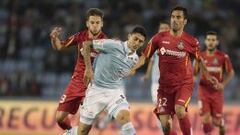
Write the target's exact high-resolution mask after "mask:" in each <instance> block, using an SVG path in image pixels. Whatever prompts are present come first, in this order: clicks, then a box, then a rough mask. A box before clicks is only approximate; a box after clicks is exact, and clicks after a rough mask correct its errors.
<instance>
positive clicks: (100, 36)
mask: <svg viewBox="0 0 240 135" xmlns="http://www.w3.org/2000/svg"><path fill="white" fill-rule="evenodd" d="M98 38H99V39H103V38H107V35H106V34H105V33H104V32H101V33H100V34H99V35H98Z"/></svg>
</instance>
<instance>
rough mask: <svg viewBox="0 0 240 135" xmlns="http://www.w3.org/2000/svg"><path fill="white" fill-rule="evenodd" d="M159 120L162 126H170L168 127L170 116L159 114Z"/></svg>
mask: <svg viewBox="0 0 240 135" xmlns="http://www.w3.org/2000/svg"><path fill="white" fill-rule="evenodd" d="M159 120H160V122H161V126H162V127H163V128H168V127H169V125H170V121H171V118H170V116H166V115H160V116H159Z"/></svg>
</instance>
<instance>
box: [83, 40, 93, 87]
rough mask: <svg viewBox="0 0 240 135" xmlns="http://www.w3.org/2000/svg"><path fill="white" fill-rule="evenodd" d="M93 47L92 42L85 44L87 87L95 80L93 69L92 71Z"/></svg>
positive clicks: (85, 81) (84, 56)
mask: <svg viewBox="0 0 240 135" xmlns="http://www.w3.org/2000/svg"><path fill="white" fill-rule="evenodd" d="M92 46H93V42H92V41H85V42H83V58H84V64H85V71H84V83H85V84H86V85H88V84H89V83H90V82H91V80H92V79H93V69H92V64H91V58H90V53H91V48H92Z"/></svg>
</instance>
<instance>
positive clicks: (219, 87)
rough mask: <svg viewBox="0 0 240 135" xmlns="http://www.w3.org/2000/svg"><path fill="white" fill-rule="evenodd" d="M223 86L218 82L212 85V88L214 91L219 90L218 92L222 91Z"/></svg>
mask: <svg viewBox="0 0 240 135" xmlns="http://www.w3.org/2000/svg"><path fill="white" fill-rule="evenodd" d="M224 87H225V86H224V85H223V84H222V83H220V82H218V83H217V84H215V85H214V88H215V89H216V90H219V91H223V90H224Z"/></svg>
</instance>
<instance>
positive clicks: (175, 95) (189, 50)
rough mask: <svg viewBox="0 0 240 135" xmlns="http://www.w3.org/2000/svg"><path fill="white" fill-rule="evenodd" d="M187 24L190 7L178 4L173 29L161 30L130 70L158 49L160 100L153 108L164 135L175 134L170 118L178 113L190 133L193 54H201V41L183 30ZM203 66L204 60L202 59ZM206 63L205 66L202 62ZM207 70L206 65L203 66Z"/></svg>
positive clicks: (171, 20) (183, 126)
mask: <svg viewBox="0 0 240 135" xmlns="http://www.w3.org/2000/svg"><path fill="white" fill-rule="evenodd" d="M186 24H187V9H185V8H184V7H175V8H173V9H172V11H171V14H170V25H171V29H170V31H168V32H162V33H158V34H156V35H155V36H153V38H152V39H151V40H150V42H149V43H148V46H147V48H146V49H145V51H144V53H143V55H142V56H141V57H140V59H139V61H138V63H137V64H136V66H135V67H134V68H133V69H132V71H131V73H130V74H134V73H135V70H136V69H138V68H139V67H140V66H142V65H143V64H144V63H145V60H146V58H149V57H151V56H152V55H153V54H154V52H155V51H159V52H160V53H159V54H158V55H159V70H160V72H161V76H160V79H159V85H160V87H159V89H158V101H157V102H158V103H157V106H156V108H155V110H154V112H155V113H156V115H157V116H158V118H159V120H160V122H161V125H162V128H163V132H164V134H165V135H170V134H172V132H171V126H170V123H169V120H170V119H171V116H173V115H174V114H175V113H176V115H177V118H178V121H179V125H180V128H181V131H182V133H183V135H190V134H191V124H190V121H189V118H188V115H187V107H188V104H189V101H190V98H191V96H192V91H193V85H194V83H193V70H192V64H191V57H195V58H196V59H197V60H199V61H200V58H199V42H198V40H197V39H196V38H194V37H193V36H191V35H189V34H187V33H186V32H184V31H183V29H184V26H185V25H186ZM200 64H201V66H203V64H202V62H200ZM203 67H204V66H203ZM203 69H204V70H203V71H204V73H206V75H207V72H206V69H205V68H203Z"/></svg>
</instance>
